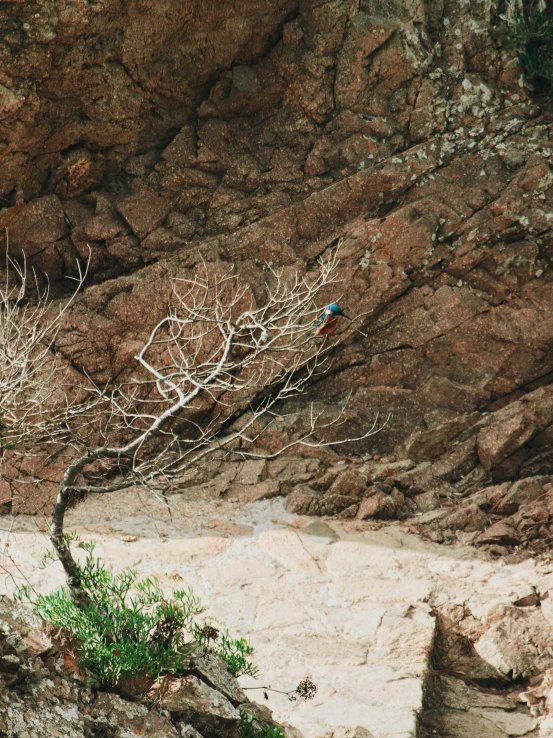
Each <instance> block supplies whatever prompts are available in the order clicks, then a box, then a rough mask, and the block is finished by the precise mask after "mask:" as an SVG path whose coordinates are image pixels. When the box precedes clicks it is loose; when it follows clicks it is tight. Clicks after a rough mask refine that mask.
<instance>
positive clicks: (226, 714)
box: [148, 676, 240, 738]
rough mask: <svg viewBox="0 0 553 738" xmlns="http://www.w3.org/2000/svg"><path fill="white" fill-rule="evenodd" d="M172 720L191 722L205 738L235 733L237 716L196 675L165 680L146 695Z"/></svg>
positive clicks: (217, 693) (238, 720) (215, 692)
mask: <svg viewBox="0 0 553 738" xmlns="http://www.w3.org/2000/svg"><path fill="white" fill-rule="evenodd" d="M148 697H149V699H151V700H153V701H158V702H159V703H160V704H161V705H162V706H163V707H164V708H165V709H166V710H167V711H168V712H169V713H170V714H171V715H172V716H173V717H175V718H177V719H179V720H183V721H184V722H186V723H190V725H192V726H193V727H194V728H196V729H197V730H199V731H200V733H201V734H202V735H203V736H205V738H219V736H220V735H221V734H223V733H225V734H230V733H233V731H235V730H236V731H237V730H238V726H239V724H240V714H239V712H238V710H237V709H236V708H235V707H233V705H232V704H231V703H230V702H229V701H228V700H227V699H226V697H224V696H223V695H222V694H221V693H220V692H217V691H216V690H215V689H212V688H211V687H208V686H207V684H205V683H204V682H202V681H200V679H198V678H197V677H195V676H186V677H181V678H177V677H165V678H164V679H162V680H161V681H160V682H158V683H156V684H155V685H154V686H153V687H152V689H151V690H150V692H149V693H148Z"/></svg>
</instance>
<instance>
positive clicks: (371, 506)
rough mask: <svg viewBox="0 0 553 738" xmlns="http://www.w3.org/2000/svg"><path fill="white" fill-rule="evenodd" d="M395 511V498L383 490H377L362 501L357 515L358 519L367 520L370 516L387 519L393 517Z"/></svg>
mask: <svg viewBox="0 0 553 738" xmlns="http://www.w3.org/2000/svg"><path fill="white" fill-rule="evenodd" d="M395 511H396V506H395V503H394V501H393V499H392V498H391V497H390V496H389V495H385V494H384V493H383V492H376V494H374V495H371V497H366V498H365V499H364V500H362V501H361V504H360V505H359V510H358V512H357V516H356V517H357V519H358V520H367V519H368V518H378V519H383V520H386V519H389V518H393V517H394V513H395Z"/></svg>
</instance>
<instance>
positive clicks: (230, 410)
mask: <svg viewBox="0 0 553 738" xmlns="http://www.w3.org/2000/svg"><path fill="white" fill-rule="evenodd" d="M336 267H337V255H336V253H334V254H332V255H331V257H330V258H328V259H327V260H321V261H320V262H319V265H318V268H317V270H316V272H315V273H313V274H312V275H310V276H309V277H300V276H299V275H298V274H297V273H296V274H294V275H292V276H289V277H287V276H286V274H285V272H284V271H283V270H276V269H273V268H272V267H268V268H267V284H266V299H265V300H264V301H263V303H262V304H261V305H260V306H258V305H256V304H255V300H254V298H253V296H252V293H251V291H250V290H249V289H248V288H247V287H245V286H244V285H241V284H240V282H239V280H238V278H237V276H236V275H235V273H234V271H233V270H232V269H231V270H227V271H224V270H219V269H216V268H214V267H209V266H208V265H206V264H205V263H204V264H203V266H202V267H201V268H200V269H199V270H198V272H197V274H196V275H195V276H194V277H193V278H191V279H175V280H174V282H173V288H172V294H171V298H170V301H169V307H168V312H167V315H166V317H165V318H163V320H161V321H160V322H159V323H158V324H157V325H156V326H155V327H154V328H153V329H152V331H151V333H150V335H149V338H148V340H147V341H146V343H145V344H144V347H143V348H142V350H141V351H140V352H139V353H138V355H137V356H136V361H137V365H138V371H137V373H136V376H135V377H134V378H133V380H132V381H130V382H128V383H125V384H118V385H117V386H115V387H111V388H109V389H105V388H98V387H95V386H89V387H87V388H84V387H82V386H81V387H67V388H65V391H64V392H63V393H62V398H63V400H62V402H61V407H60V402H59V399H58V402H57V403H56V402H53V401H52V400H53V398H52V396H51V394H48V392H45V391H44V386H45V381H44V374H45V367H46V365H47V364H48V360H49V346H50V345H51V341H52V336H53V335H54V334H55V331H56V330H57V329H58V326H59V319H60V317H61V316H62V315H63V313H64V311H66V310H67V303H66V304H65V305H64V306H63V307H62V308H61V310H59V311H58V312H57V313H56V315H55V317H54V318H50V319H49V320H46V322H45V326H44V327H41V326H42V324H43V321H44V319H45V317H46V316H47V313H48V308H49V304H48V300H47V296H46V297H45V296H44V295H42V296H39V300H38V307H35V308H29V307H28V306H27V304H26V303H25V302H24V300H23V297H22V296H23V295H24V292H25V282H26V274H25V272H24V271H22V270H19V272H18V273H17V276H18V277H19V280H20V287H19V292H18V293H17V298H16V300H15V302H13V301H12V298H11V297H10V294H12V293H9V291H6V292H5V293H4V294H2V296H0V308H1V313H0V314H1V315H2V319H3V321H4V324H5V326H6V328H5V330H6V335H7V337H8V340H7V343H6V345H7V346H8V347H11V345H12V344H13V345H14V346H16V347H17V348H16V350H12V348H8V349H7V352H6V357H7V358H6V357H4V358H3V359H2V360H1V361H2V362H3V363H2V364H1V365H0V372H3V374H1V375H0V393H3V394H2V397H3V396H5V395H6V396H9V399H8V401H7V405H6V407H8V408H10V411H9V413H5V414H4V419H5V425H6V428H7V430H6V433H5V435H4V447H5V448H6V447H9V448H11V449H12V452H13V453H16V454H17V453H19V452H21V450H22V449H23V448H24V446H25V442H26V441H27V440H28V439H32V440H33V441H34V442H35V444H36V445H37V446H38V445H46V446H51V445H52V444H57V445H58V447H59V445H60V444H61V445H63V446H64V447H65V448H66V449H67V448H69V449H70V450H71V454H72V457H71V459H70V460H69V461H68V463H67V466H66V469H65V472H64V473H63V476H62V479H61V482H60V484H59V491H58V495H57V499H56V503H55V506H54V511H53V515H52V526H51V535H50V537H51V541H52V544H53V546H54V549H55V551H56V553H57V556H58V558H59V560H60V562H61V564H62V566H63V568H64V571H65V573H66V576H67V581H68V586H69V590H70V592H71V596H72V597H73V599H74V601H75V603H76V604H77V605H78V606H80V607H84V606H86V605H87V604H88V602H87V599H88V598H87V595H86V592H85V591H84V588H83V587H82V586H81V580H80V573H79V567H78V566H77V562H76V560H75V559H74V558H73V555H72V552H71V548H70V543H69V538H68V536H67V535H66V534H65V531H64V517H65V513H66V510H67V506H68V504H69V502H70V500H71V498H72V497H73V496H75V495H79V494H83V493H95V494H105V493H109V492H113V491H115V490H121V489H124V488H126V487H129V486H131V485H135V484H140V485H143V486H146V487H148V488H149V489H150V490H152V492H154V493H155V494H160V493H163V492H164V491H166V490H167V489H168V487H170V485H171V484H172V483H173V481H174V480H176V479H178V478H179V477H181V476H182V474H183V473H184V472H185V471H187V470H188V469H190V468H191V467H196V466H197V465H198V464H200V463H204V462H205V461H206V460H207V459H208V458H217V459H222V458H227V457H229V456H233V455H234V456H239V457H241V458H274V457H275V456H277V455H279V454H281V453H283V452H284V451H286V450H288V449H290V448H292V447H294V446H298V445H303V446H311V447H321V446H331V445H336V444H338V443H346V442H352V441H358V440H362V439H364V438H367V437H368V436H370V435H372V434H373V433H376V432H377V430H378V429H377V428H376V423H375V424H374V425H373V426H372V427H371V428H370V429H369V430H368V431H367V432H366V433H364V434H363V435H362V436H360V437H359V438H347V439H343V440H341V441H326V442H325V441H323V440H320V438H318V437H317V435H318V432H319V431H321V430H323V429H324V428H328V427H330V426H336V425H339V424H342V423H343V422H344V421H345V416H344V413H343V410H344V408H342V411H341V412H339V413H338V414H337V415H336V416H335V417H334V418H333V419H332V420H330V421H327V422H326V423H323V422H322V420H321V415H320V414H318V415H317V414H316V413H315V412H314V410H313V406H311V408H310V410H309V422H308V427H307V430H306V431H305V432H303V433H302V434H300V435H299V436H298V437H297V438H294V439H291V440H290V442H289V443H287V444H284V445H282V446H281V447H280V448H279V449H278V450H277V451H276V452H273V453H261V452H259V451H258V450H256V448H255V443H256V441H257V440H258V439H259V437H260V436H261V435H262V434H263V433H264V432H265V431H266V430H267V429H268V428H269V427H270V426H271V424H272V423H274V421H275V419H277V418H278V417H279V416H278V413H277V405H278V403H279V402H281V401H282V400H285V399H287V398H290V397H292V396H295V395H298V394H301V393H302V392H303V391H304V389H305V388H306V387H307V385H308V383H309V382H310V380H311V379H312V378H313V377H314V375H315V374H317V373H320V372H321V371H323V370H324V369H325V365H326V364H327V361H328V358H329V348H330V347H331V345H332V344H331V343H330V342H328V341H323V342H322V343H321V342H320V341H319V340H318V339H314V338H313V335H312V331H313V323H314V321H315V319H316V317H318V315H319V313H320V309H321V308H320V305H317V301H318V299H319V300H320V298H322V295H323V291H324V290H325V289H326V288H328V287H329V285H331V284H333V283H335V282H336V281H337V280H336ZM21 326H26V328H25V330H23V331H21V330H20V328H21ZM1 350H2V349H0V351H1ZM4 367H5V368H4ZM57 371H59V368H58V366H57V364H56V363H55V362H54V363H53V364H52V365H51V367H50V370H49V371H46V377H47V382H46V384H48V385H51V383H52V373H53V372H57ZM12 387H15V394H13V392H14V391H13V390H12V389H11V388H12ZM85 390H86V393H85V396H84V397H83V392H85ZM14 397H15V398H16V399H15V400H14ZM67 398H74V399H73V400H70V399H67ZM10 403H11V404H10Z"/></svg>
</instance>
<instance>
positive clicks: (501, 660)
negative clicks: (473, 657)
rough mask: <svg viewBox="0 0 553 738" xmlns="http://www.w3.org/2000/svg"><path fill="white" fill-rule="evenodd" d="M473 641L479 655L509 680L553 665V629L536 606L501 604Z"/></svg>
mask: <svg viewBox="0 0 553 738" xmlns="http://www.w3.org/2000/svg"><path fill="white" fill-rule="evenodd" d="M493 619H494V620H496V622H494V623H493V624H492V625H491V627H489V628H488V629H487V630H486V631H485V632H484V633H483V634H482V635H481V636H480V638H479V639H478V640H477V641H476V642H475V644H474V648H475V650H476V652H477V653H478V655H479V656H480V657H481V658H482V659H484V660H485V661H487V662H488V663H489V664H491V665H492V666H494V667H495V668H496V669H497V670H498V671H500V672H501V673H502V674H505V675H506V676H509V677H510V678H511V679H518V678H519V677H522V678H524V679H527V678H529V677H531V676H533V675H535V674H539V673H541V672H543V671H545V670H546V669H550V668H551V667H552V666H553V655H551V649H550V643H551V639H552V638H553V629H552V628H551V625H550V624H549V623H548V622H547V620H546V619H545V618H544V616H543V614H542V613H541V611H540V609H539V608H528V609H524V610H521V609H519V608H516V607H507V606H501V612H497V613H494V615H493Z"/></svg>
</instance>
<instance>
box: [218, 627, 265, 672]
mask: <svg viewBox="0 0 553 738" xmlns="http://www.w3.org/2000/svg"><path fill="white" fill-rule="evenodd" d="M217 652H218V654H219V656H220V657H221V658H222V659H223V660H224V661H226V663H227V666H228V668H229V671H230V673H231V674H232V675H233V676H235V677H239V676H242V674H247V675H248V676H251V677H253V678H254V679H255V678H257V677H258V675H259V670H258V668H257V666H255V664H254V663H253V662H252V661H251V660H250V659H248V656H251V655H252V653H253V647H252V646H251V645H250V644H249V643H248V641H247V640H246V639H245V638H238V639H234V638H231V637H230V636H229V634H228V632H226V633H223V634H222V635H221V641H220V643H219V648H218V651H217Z"/></svg>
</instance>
